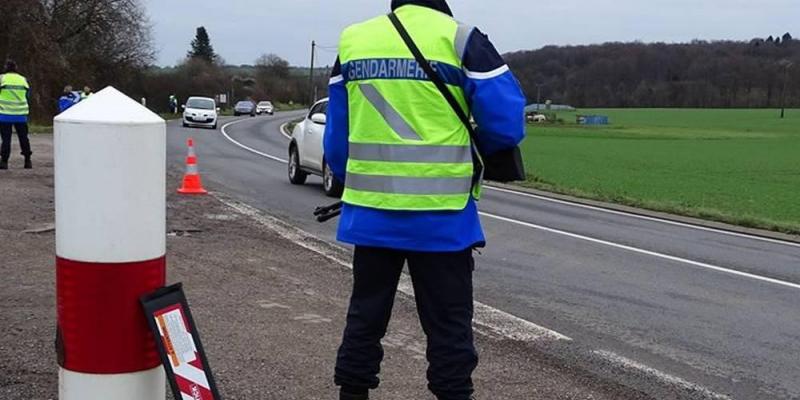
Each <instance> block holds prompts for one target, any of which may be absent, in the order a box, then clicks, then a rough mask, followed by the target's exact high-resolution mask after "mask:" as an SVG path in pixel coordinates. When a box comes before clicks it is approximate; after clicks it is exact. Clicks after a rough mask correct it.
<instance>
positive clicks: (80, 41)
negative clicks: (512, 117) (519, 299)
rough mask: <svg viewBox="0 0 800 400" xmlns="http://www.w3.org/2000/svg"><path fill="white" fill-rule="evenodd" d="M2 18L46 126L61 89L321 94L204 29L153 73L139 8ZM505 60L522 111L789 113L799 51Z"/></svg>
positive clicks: (797, 96) (694, 47)
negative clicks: (542, 106)
mask: <svg viewBox="0 0 800 400" xmlns="http://www.w3.org/2000/svg"><path fill="white" fill-rule="evenodd" d="M0 15H2V16H3V27H2V29H0V57H8V58H12V59H14V60H15V61H17V63H18V64H19V66H20V71H21V72H22V73H23V74H24V75H26V76H27V77H28V78H29V80H30V82H31V84H32V98H31V103H32V104H31V108H32V117H33V119H34V120H36V121H41V122H46V121H49V120H50V119H51V118H52V116H53V115H54V114H55V112H56V102H57V99H58V97H59V96H60V95H61V92H62V90H63V88H64V86H66V85H68V84H69V85H73V86H74V87H78V88H81V87H83V86H86V85H88V86H90V87H92V88H95V89H97V88H102V87H105V86H107V85H113V86H116V87H117V88H119V89H121V90H122V91H123V92H125V93H127V94H129V95H131V96H132V97H134V98H137V99H138V98H146V99H147V100H148V103H147V104H148V106H149V107H151V108H152V109H153V110H155V111H158V112H164V111H167V109H168V106H169V103H168V99H169V96H170V95H172V94H174V95H177V96H178V97H179V99H181V100H185V99H186V98H187V97H189V96H192V95H202V96H215V95H219V94H226V95H228V97H230V100H231V101H236V100H241V99H253V100H272V101H277V102H287V103H288V102H294V103H299V104H307V103H308V102H309V101H310V100H311V99H313V98H315V97H316V98H319V97H323V96H325V95H326V93H327V80H328V74H329V70H328V69H326V68H322V69H317V70H315V71H314V79H313V82H310V81H309V72H310V71H309V70H308V69H307V68H296V67H292V66H290V65H289V63H288V62H287V61H286V60H284V59H282V58H281V57H279V56H277V55H275V54H265V55H262V56H261V57H259V58H258V59H256V60H255V61H254V63H253V65H241V66H232V65H228V64H227V63H226V62H225V60H224V59H223V58H222V57H220V55H219V54H218V53H217V52H216V51H215V49H214V47H213V45H212V40H211V38H210V37H209V34H208V32H207V31H206V29H205V28H203V27H199V28H197V31H196V35H195V39H194V40H193V41H192V43H191V44H189V46H188V47H189V50H188V52H187V54H186V57H185V58H184V59H183V60H182V61H181V62H179V63H178V65H176V66H173V67H157V66H154V61H155V51H154V47H153V40H152V36H151V27H150V24H149V21H148V18H147V14H146V11H145V9H144V7H143V5H142V4H141V3H140V0H2V1H0ZM506 58H507V60H508V63H509V65H510V66H511V68H512V69H513V70H514V72H515V73H516V75H517V77H518V78H519V79H520V81H521V83H522V85H523V87H524V89H525V91H526V93H527V94H528V96H529V99H530V100H531V102H533V101H535V100H536V97H537V94H538V93H541V94H542V97H541V100H542V101H544V100H546V99H550V100H553V101H554V102H556V103H567V104H571V105H573V106H577V107H778V106H780V104H781V100H782V97H783V94H784V90H783V88H784V83H785V82H787V83H788V84H787V86H786V87H787V89H788V90H786V99H787V104H789V105H791V106H795V107H797V106H800V41H798V40H796V39H793V38H792V37H791V35H790V34H788V33H787V34H785V35H782V36H770V37H768V38H765V39H754V40H752V41H750V42H735V41H718V42H705V41H694V42H691V43H684V44H665V43H653V44H645V43H606V44H602V45H591V46H566V47H557V46H547V47H544V48H542V49H539V50H535V51H520V52H515V53H510V54H507V55H506ZM0 61H2V60H0ZM789 62H793V63H794V67H793V68H787V67H786V65H788V63H789Z"/></svg>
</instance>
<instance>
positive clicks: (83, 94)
mask: <svg viewBox="0 0 800 400" xmlns="http://www.w3.org/2000/svg"><path fill="white" fill-rule="evenodd" d="M91 95H92V88H90V87H89V86H84V87H83V91H82V92H81V101H83V100H86V99H88V98H89V97H90V96H91Z"/></svg>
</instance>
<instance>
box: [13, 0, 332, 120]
mask: <svg viewBox="0 0 800 400" xmlns="http://www.w3.org/2000/svg"><path fill="white" fill-rule="evenodd" d="M0 15H2V16H3V23H2V28H0V57H4V58H9V59H13V60H15V61H16V62H17V64H18V65H19V67H20V72H21V73H22V74H23V75H26V76H27V77H28V80H29V81H30V83H31V86H32V90H31V95H32V96H31V117H32V119H33V120H34V121H37V122H42V123H47V122H48V121H50V120H51V119H52V117H53V115H54V114H55V113H56V111H57V100H58V98H59V96H60V95H61V94H62V91H63V89H64V87H65V86H66V85H72V86H74V87H76V88H83V87H84V86H89V87H91V88H95V89H99V88H103V87H105V86H108V85H113V86H115V87H117V88H118V89H120V90H122V91H123V92H124V93H126V94H128V95H130V96H131V97H133V98H135V99H137V100H138V99H140V98H145V99H147V105H148V107H150V108H151V109H153V110H154V111H157V112H166V111H167V110H168V108H169V101H168V99H169V96H170V95H172V94H174V95H177V96H178V98H179V99H181V100H185V99H186V98H188V97H189V96H209V97H213V96H216V95H219V94H226V95H228V96H229V102H235V101H237V100H243V99H253V100H272V101H275V102H287V103H288V102H294V103H299V104H305V103H308V102H309V101H310V100H311V97H312V83H311V82H310V81H309V70H308V69H301V68H293V67H291V66H290V65H289V63H288V62H287V61H286V60H283V59H282V58H280V57H278V56H277V55H274V54H267V55H264V56H261V57H259V58H258V59H257V60H255V63H254V65H247V66H231V65H227V64H226V62H225V60H224V59H223V58H222V57H220V56H219V55H218V54H217V53H216V51H215V50H214V48H213V46H212V42H211V38H210V37H209V35H208V32H207V31H206V29H205V28H203V27H199V28H197V32H196V36H195V39H194V40H193V41H192V43H191V44H190V45H189V51H188V52H187V54H186V57H185V58H184V59H183V60H182V61H180V62H179V63H178V65H176V66H174V67H166V68H164V67H157V66H154V61H155V51H154V46H153V40H152V36H151V26H150V23H149V20H148V18H147V13H146V10H145V9H144V7H143V5H142V3H141V2H140V0H2V1H0ZM0 61H3V60H1V59H0ZM326 74H327V71H326V70H325V69H317V70H315V77H314V82H313V87H315V88H316V89H317V90H316V95H317V96H324V95H325V94H326V93H327V82H328V77H327V76H326Z"/></svg>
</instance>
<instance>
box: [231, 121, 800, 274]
mask: <svg viewBox="0 0 800 400" xmlns="http://www.w3.org/2000/svg"><path fill="white" fill-rule="evenodd" d="M245 121H249V120H245ZM238 122H241V121H234V122H232V123H230V124H228V125H225V126H223V127H222V129H223V132H222V133H223V135H225V137H227V138H228V140H230V141H231V142H233V143H234V144H236V145H238V146H239V147H241V148H243V149H245V150H248V151H251V152H253V153H255V154H258V155H261V156H264V157H266V158H269V159H271V160H275V161H279V162H282V163H284V164H286V163H288V161H286V160H283V159H280V158H278V157H275V156H271V155H268V154H264V153H262V152H260V151H258V150H255V149H251V148H249V147H247V146H244V145H242V144H241V143H239V142H237V141H235V140H233V139H231V138H230V136H228V135H227V134H225V128H226V127H228V126H230V125H233V124H235V123H238ZM495 189H500V188H495ZM500 190H502V191H506V189H500ZM508 191H509V192H513V193H515V194H520V195H525V196H531V197H537V198H538V197H541V196H536V195H532V194H529V193H523V192H514V191H511V190H508ZM564 203H565V204H568V205H574V204H573V203H569V202H564ZM586 207H591V206H586ZM598 209H599V210H603V209H600V208H598ZM605 211H610V210H605ZM614 213H617V212H614ZM618 213H619V214H622V215H626V216H627V215H630V214H627V213H623V212H618ZM480 214H481V215H483V216H484V217H487V218H492V219H496V220H498V221H503V222H509V223H512V224H515V225H520V226H524V227H527V228H532V229H537V230H540V231H545V232H549V233H553V234H557V235H562V236H568V237H571V238H573V239H578V240H583V241H587V242H592V243H596V244H601V245H605V246H610V247H614V248H617V249H621V250H626V251H630V252H633V253H639V254H644V255H647V256H651V257H656V258H661V259H665V260H670V261H674V262H678V263H683V264H688V265H692V266H695V267H700V268H705V269H708V270H712V271H716V272H722V273H726V274H731V275H736V276H739V277H743V278H748V279H753V280H757V281H761V282H767V283H772V284H775V285H780V286H785V287H789V288H792V289H800V284H797V283H793V282H788V281H783V280H780V279H774V278H769V277H766V276H761V275H756V274H751V273H747V272H742V271H737V270H733V269H730V268H724V267H719V266H716V265H712V264H707V263H703V262H699V261H694V260H689V259H687V258H681V257H675V256H670V255H668V254H663V253H658V252H655V251H650V250H645V249H640V248H638V247H633V246H627V245H624V244H619V243H614V242H609V241H607V240H602V239H596V238H593V237H589V236H584V235H579V234H576V233H571V232H566V231H562V230H559V229H554V228H548V227H546V226H541V225H536V224H532V223H529V222H525V221H519V220H516V219H513V218H507V217H502V216H499V215H495V214H491V213H487V212H481V213H480ZM654 220H655V221H660V220H658V219H654ZM687 226H689V227H694V226H692V225H687ZM698 228H699V227H698ZM729 233H730V232H729ZM744 236H745V237H749V236H747V235H744ZM754 238H755V237H754ZM762 239H765V238H762ZM777 242H780V241H777ZM781 243H782V242H781Z"/></svg>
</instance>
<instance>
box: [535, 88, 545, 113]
mask: <svg viewBox="0 0 800 400" xmlns="http://www.w3.org/2000/svg"><path fill="white" fill-rule="evenodd" d="M544 85H545V84H544V83H537V84H536V111H537V112H538V111H539V109H540V108H541V104H542V86H544Z"/></svg>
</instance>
